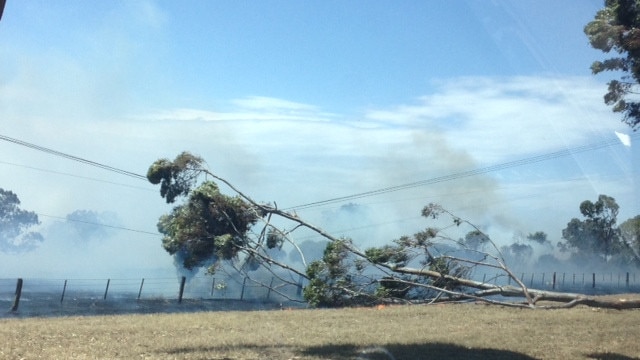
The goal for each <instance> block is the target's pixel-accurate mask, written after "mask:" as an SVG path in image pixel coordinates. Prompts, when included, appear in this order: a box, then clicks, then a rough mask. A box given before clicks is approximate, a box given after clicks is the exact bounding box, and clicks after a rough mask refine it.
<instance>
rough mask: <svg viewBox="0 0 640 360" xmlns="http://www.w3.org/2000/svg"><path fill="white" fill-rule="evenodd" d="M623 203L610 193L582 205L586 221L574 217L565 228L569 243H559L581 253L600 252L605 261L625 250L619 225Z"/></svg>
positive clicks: (562, 246) (565, 237)
mask: <svg viewBox="0 0 640 360" xmlns="http://www.w3.org/2000/svg"><path fill="white" fill-rule="evenodd" d="M618 211H619V206H618V204H617V203H616V200H615V199H614V198H612V197H610V196H607V195H600V196H598V200H597V201H596V202H591V201H589V200H585V201H583V202H582V203H581V204H580V213H581V214H582V216H583V217H584V220H579V219H577V218H573V219H571V221H569V223H568V224H567V227H566V228H565V229H563V230H562V238H563V239H565V242H561V243H559V244H558V245H559V246H560V247H561V249H564V250H570V249H573V250H577V251H578V252H580V253H581V255H591V254H594V255H597V256H600V257H601V258H602V259H603V260H604V261H605V262H607V261H609V259H610V258H611V256H612V255H614V254H616V253H617V252H619V251H620V250H621V242H620V232H619V230H618V228H617V226H616V221H617V216H618Z"/></svg>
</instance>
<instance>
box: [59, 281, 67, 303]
mask: <svg viewBox="0 0 640 360" xmlns="http://www.w3.org/2000/svg"><path fill="white" fill-rule="evenodd" d="M66 291H67V280H65V281H64V285H63V286H62V296H60V303H61V304H62V301H63V300H64V293H65V292H66Z"/></svg>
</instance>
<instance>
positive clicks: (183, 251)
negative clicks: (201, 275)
mask: <svg viewBox="0 0 640 360" xmlns="http://www.w3.org/2000/svg"><path fill="white" fill-rule="evenodd" d="M147 178H148V179H149V181H150V182H151V183H153V184H160V194H161V196H162V197H164V198H165V199H166V201H167V203H174V202H175V201H176V199H177V198H180V197H185V202H184V203H183V204H181V205H177V206H176V207H175V208H174V209H173V210H172V212H171V213H170V214H167V215H163V216H162V217H161V218H160V220H159V222H158V228H159V231H160V232H161V233H162V234H164V238H163V240H162V242H163V247H164V248H165V250H167V251H168V252H169V253H170V254H172V255H174V256H177V257H179V258H180V259H181V260H182V263H183V265H184V267H186V268H188V269H192V268H196V267H202V266H206V265H208V266H209V267H208V270H209V272H210V273H214V272H215V271H217V270H219V269H220V268H221V264H222V263H226V264H230V265H231V267H232V268H233V269H234V270H235V271H237V272H239V273H242V274H243V275H245V276H247V278H249V279H251V280H252V281H255V282H257V283H259V284H260V285H262V286H265V287H270V286H271V285H270V284H264V283H262V282H261V281H260V280H259V279H257V278H256V277H254V276H252V274H253V273H254V271H255V270H257V269H263V270H265V271H268V272H269V273H271V274H272V275H273V276H275V277H277V278H278V279H280V280H281V281H283V282H285V283H290V284H297V282H298V279H297V277H302V278H305V279H306V280H307V282H308V284H307V285H306V286H305V288H304V299H305V301H307V302H308V303H309V304H310V305H312V306H354V305H376V304H386V303H425V302H438V301H470V300H472V301H473V300H474V301H480V302H483V303H487V304H499V305H504V306H511V307H525V308H569V307H573V306H576V305H587V306H591V307H600V308H614V309H629V308H639V307H640V300H625V299H617V300H611V299H602V298H597V297H591V296H587V295H583V294H571V293H563V292H551V291H544V290H538V289H530V288H527V286H525V284H524V283H523V282H522V281H521V280H520V279H518V277H517V276H515V275H514V274H513V272H512V271H511V270H510V269H509V267H508V266H507V265H506V263H505V260H504V257H503V256H502V254H501V252H500V250H499V248H498V247H497V246H496V245H495V243H494V242H493V241H492V240H491V239H490V237H489V236H488V235H487V234H484V233H483V232H482V231H481V230H480V229H479V228H478V227H477V226H475V225H473V224H472V223H471V222H469V221H467V220H464V219H461V218H459V217H457V216H455V215H454V214H452V213H450V212H449V211H447V210H446V209H444V208H442V207H441V206H439V205H437V204H429V205H427V206H426V207H425V208H424V209H423V210H422V215H423V216H424V217H425V218H430V219H439V218H442V217H448V218H450V220H451V222H450V225H448V226H446V227H443V228H427V229H425V230H423V231H421V232H418V233H416V234H414V235H411V236H402V237H400V238H399V239H396V240H393V241H392V242H391V243H390V244H387V245H384V246H381V247H371V248H368V249H364V250H361V249H359V248H357V247H356V246H355V245H354V244H353V242H352V241H351V240H350V239H348V238H337V237H334V236H332V235H331V234H329V233H327V232H326V231H324V230H323V229H321V228H319V227H317V226H314V225H313V224H311V223H309V222H307V221H305V220H303V219H301V218H300V217H298V215H297V214H296V213H295V212H289V211H285V210H282V209H279V208H278V207H277V205H276V204H275V203H274V204H261V203H258V202H256V201H254V200H253V199H252V198H251V197H249V196H248V195H246V194H245V193H243V192H242V191H240V190H239V189H237V188H236V187H235V186H234V185H233V184H231V183H230V182H228V181H227V180H225V179H224V178H222V177H219V176H218V175H216V174H214V173H212V172H211V171H209V170H208V169H207V167H206V164H205V163H204V161H203V160H202V159H201V158H199V157H197V156H194V155H192V154H189V153H187V152H183V153H182V154H180V155H178V156H177V157H176V159H174V160H173V161H170V160H168V159H160V160H157V161H156V162H154V163H153V164H152V165H151V166H150V168H149V171H148V173H147ZM203 178H204V180H201V179H203ZM209 178H213V179H214V180H216V181H218V182H220V183H223V184H224V185H226V186H227V187H228V188H229V189H231V190H232V191H233V192H234V193H235V195H234V196H229V195H225V194H222V193H221V192H220V189H219V187H218V184H217V183H216V182H215V181H212V180H209ZM276 218H277V219H278V221H279V223H280V224H279V225H280V226H276V225H274V220H275V219H276ZM283 221H284V222H286V226H283V225H282V224H281V223H282V222H283ZM461 226H465V227H469V228H470V229H472V231H473V233H474V234H477V235H480V236H481V239H483V241H485V242H486V244H487V245H488V246H489V248H490V249H489V250H487V251H485V250H482V251H480V250H477V249H474V248H470V247H468V246H467V245H465V243H464V242H463V241H460V240H455V239H452V238H451V237H449V236H447V235H446V234H445V231H444V230H446V229H447V228H450V227H461ZM285 228H288V229H290V230H285ZM300 229H307V230H310V231H312V232H314V233H316V234H317V235H319V236H321V237H323V238H324V239H326V240H327V241H328V245H327V247H326V249H325V251H324V256H323V258H322V259H320V260H315V261H313V262H311V263H307V261H306V260H305V254H304V253H303V252H302V251H301V249H300V247H299V246H298V244H297V243H296V242H295V241H294V240H293V239H292V236H291V235H292V234H293V232H295V231H299V230H300ZM284 244H290V246H292V247H293V249H295V250H296V251H297V252H298V253H299V255H300V257H301V258H302V261H303V264H304V266H305V269H304V270H303V269H299V268H296V267H295V266H292V265H290V264H287V263H285V262H284V261H282V260H278V259H276V257H274V256H272V253H273V252H272V251H274V250H276V251H277V249H281V248H282V246H284ZM479 268H484V269H492V270H494V271H496V272H497V275H496V276H497V277H504V278H506V279H509V281H508V282H509V283H511V282H513V283H515V284H516V285H515V286H511V285H507V286H501V285H497V284H495V283H493V284H492V283H488V282H484V281H477V280H474V279H472V277H471V275H472V274H473V272H474V271H475V270H477V269H479ZM271 290H272V291H274V292H276V293H279V294H281V295H282V296H285V297H287V296H288V295H287V294H285V293H284V292H280V291H279V289H277V288H273V287H272V289H271ZM513 298H518V299H519V301H515V300H513ZM509 299H512V300H509ZM292 300H295V299H292Z"/></svg>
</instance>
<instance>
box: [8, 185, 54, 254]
mask: <svg viewBox="0 0 640 360" xmlns="http://www.w3.org/2000/svg"><path fill="white" fill-rule="evenodd" d="M19 205H20V199H18V195H16V194H15V193H13V192H12V191H9V190H4V189H2V188H0V251H4V252H25V251H31V250H33V249H35V248H36V247H37V246H38V244H39V243H40V242H42V241H43V240H44V239H43V237H42V235H41V234H40V233H37V232H28V231H27V230H28V229H29V228H30V227H32V226H35V225H38V224H39V223H40V221H39V220H38V215H37V214H36V213H35V212H32V211H26V210H22V209H20V206H19Z"/></svg>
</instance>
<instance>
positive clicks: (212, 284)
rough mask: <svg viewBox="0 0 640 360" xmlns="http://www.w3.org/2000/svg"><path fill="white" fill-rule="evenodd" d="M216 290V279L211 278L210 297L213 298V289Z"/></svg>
mask: <svg viewBox="0 0 640 360" xmlns="http://www.w3.org/2000/svg"><path fill="white" fill-rule="evenodd" d="M215 288H216V278H214V277H212V278H211V297H213V289H215Z"/></svg>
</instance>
